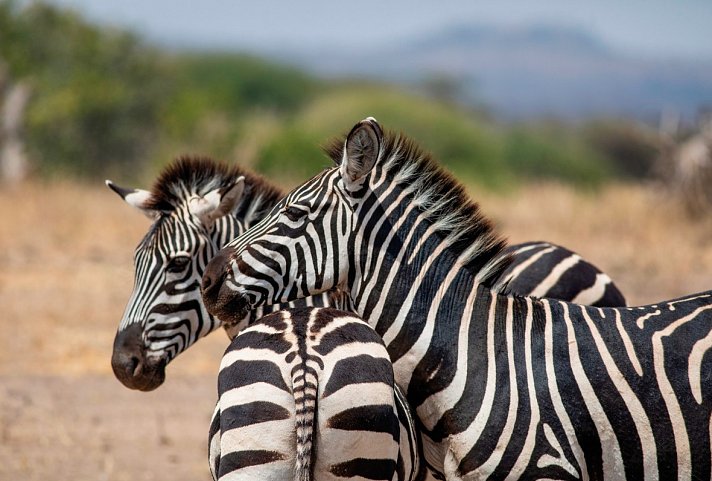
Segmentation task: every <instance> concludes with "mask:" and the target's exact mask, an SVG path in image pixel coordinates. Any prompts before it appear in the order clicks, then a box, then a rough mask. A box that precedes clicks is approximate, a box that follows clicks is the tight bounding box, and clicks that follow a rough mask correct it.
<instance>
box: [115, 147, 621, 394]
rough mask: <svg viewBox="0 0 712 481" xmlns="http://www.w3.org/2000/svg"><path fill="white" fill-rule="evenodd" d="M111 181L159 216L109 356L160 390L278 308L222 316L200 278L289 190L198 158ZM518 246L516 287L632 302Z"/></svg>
mask: <svg viewBox="0 0 712 481" xmlns="http://www.w3.org/2000/svg"><path fill="white" fill-rule="evenodd" d="M107 185H108V187H109V188H111V189H112V190H113V191H114V192H116V193H117V194H118V195H119V196H120V197H121V198H122V199H123V200H124V201H125V202H126V203H127V204H129V205H130V206H132V207H134V208H137V209H138V210H139V211H141V212H142V213H143V214H145V215H146V216H147V217H149V218H150V219H151V220H152V221H153V222H152V224H151V226H150V228H149V230H148V232H147V234H146V235H145V236H144V238H143V240H142V241H141V242H140V243H139V245H138V246H137V248H136V250H135V253H134V267H135V271H134V274H135V275H134V288H133V292H132V294H131V296H130V298H129V300H128V303H127V306H126V309H125V311H124V314H123V317H122V319H121V322H120V323H119V326H118V329H117V333H116V337H115V340H114V347H113V354H112V359H111V364H112V368H113V371H114V373H115V375H116V377H117V378H118V379H119V380H120V381H121V382H122V383H123V384H124V385H126V386H127V387H129V388H133V389H140V390H151V389H155V388H157V387H158V386H160V385H161V384H162V383H163V381H164V379H165V368H166V365H167V364H168V363H169V362H170V361H171V360H172V359H174V358H175V357H176V356H178V355H179V354H180V353H181V352H183V351H185V350H186V349H187V348H188V347H190V346H191V345H192V344H193V343H194V342H196V341H197V340H198V339H200V337H202V336H204V335H206V334H208V333H209V332H212V331H213V330H215V329H217V327H218V326H220V325H222V326H223V327H224V328H225V330H226V331H227V333H228V337H230V338H232V337H234V336H235V334H236V333H237V332H239V330H240V329H242V328H243V327H245V326H246V325H247V324H249V322H250V319H256V318H259V317H260V316H261V315H263V314H266V313H269V312H272V311H273V310H277V309H279V308H280V306H278V305H274V306H265V307H264V308H260V309H258V310H257V311H255V312H254V313H251V314H250V315H248V316H246V317H245V318H244V319H240V320H232V321H230V322H223V323H221V322H220V320H218V319H217V318H215V317H213V316H211V315H210V314H209V313H208V312H207V311H205V309H204V307H203V305H202V300H201V297H200V289H199V286H200V279H201V277H202V275H203V270H204V269H205V265H206V264H207V262H208V260H210V258H211V257H212V256H213V254H214V253H215V252H217V250H218V249H220V248H221V247H223V246H224V245H225V244H227V242H228V241H229V240H232V239H233V238H234V237H236V236H237V235H238V234H240V233H242V232H244V231H245V229H246V228H248V227H251V226H252V225H254V224H255V223H256V222H257V221H259V220H261V219H262V218H263V217H264V216H266V215H267V213H268V212H269V210H270V209H272V208H273V207H274V206H275V205H276V204H277V202H278V201H279V200H281V199H282V197H284V192H282V190H280V189H279V188H277V187H276V186H274V185H272V184H271V183H270V182H268V181H267V180H265V179H264V178H262V177H261V176H258V175H256V174H254V173H251V172H249V171H247V170H245V169H241V168H240V167H239V166H230V167H228V166H227V165H225V164H223V163H219V162H215V161H213V160H211V159H209V158H207V157H190V156H184V157H180V158H178V159H176V160H175V161H174V162H172V163H171V164H169V165H168V166H167V167H166V168H165V169H164V170H163V171H162V172H161V173H160V174H159V176H158V178H157V180H156V181H155V183H154V185H153V186H152V188H151V190H143V189H128V188H122V187H119V186H117V185H116V184H114V183H113V182H111V181H107ZM514 248H516V249H517V250H515V251H513V252H512V257H513V263H512V269H513V270H511V271H509V272H506V273H505V274H504V275H505V277H506V279H505V281H506V282H508V285H509V287H510V288H511V290H512V291H513V292H518V293H520V294H532V293H540V294H544V295H559V296H563V297H561V298H562V299H565V300H573V299H577V300H579V301H580V302H582V303H589V304H592V305H609V306H616V305H625V299H624V298H623V296H622V294H621V293H620V291H619V290H618V289H617V287H616V286H615V285H614V284H613V283H612V282H611V281H610V278H608V276H606V275H605V274H603V273H602V272H601V271H600V270H598V269H597V268H596V267H595V266H593V265H592V264H590V263H589V262H586V261H585V260H583V259H581V258H580V257H579V256H577V255H575V254H574V253H572V252H571V251H569V250H567V249H565V248H563V247H560V246H556V245H553V244H549V243H544V242H540V243H536V244H535V245H532V246H529V245H527V244H522V245H520V246H514ZM562 267H563V268H562ZM515 268H516V269H515ZM601 279H604V281H602V280H601ZM562 285H563V286H564V287H565V288H563V289H562V288H561V286H562ZM547 286H548V287H547ZM545 289H548V290H547V292H546V293H544V290H545ZM566 296H569V297H566ZM347 301H348V296H341V295H339V293H338V292H337V291H331V292H329V293H328V294H326V293H325V294H322V295H318V296H314V297H311V298H309V299H306V300H297V301H295V302H292V303H291V304H288V305H287V306H286V307H296V306H304V305H317V306H324V305H330V306H333V307H340V308H342V309H346V310H351V308H350V307H349V306H348V304H347Z"/></svg>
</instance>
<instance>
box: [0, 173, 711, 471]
mask: <svg viewBox="0 0 712 481" xmlns="http://www.w3.org/2000/svg"><path fill="white" fill-rule="evenodd" d="M473 194H474V197H475V198H477V199H478V200H480V202H481V204H482V206H483V209H484V210H485V212H487V213H488V214H489V215H490V216H491V217H493V218H494V219H495V220H496V221H497V223H498V224H499V226H500V227H501V230H502V231H503V232H504V233H505V234H506V235H507V236H508V237H509V238H510V239H511V240H512V241H514V242H518V241H524V240H536V239H546V240H550V241H554V242H558V243H560V244H562V245H565V246H567V247H569V248H571V249H573V250H575V251H577V252H579V253H580V254H582V255H583V256H585V257H586V258H588V259H590V260H592V261H593V262H594V263H596V264H597V265H598V266H599V267H601V268H602V269H604V270H605V271H607V272H608V273H609V274H610V275H611V277H613V279H614V280H615V281H616V282H617V283H618V284H619V286H620V287H621V289H622V290H623V292H624V293H625V294H626V295H627V296H628V299H629V301H630V302H632V303H635V304H639V303H650V302H654V301H656V300H662V299H665V298H671V297H676V296H681V295H684V294H686V293H690V292H696V291H700V290H705V289H709V288H712V241H711V240H710V239H711V238H712V237H711V234H712V221H710V222H705V223H699V222H698V223H693V222H691V221H689V220H688V219H687V218H685V217H684V215H683V213H682V212H683V211H682V209H681V208H680V207H679V206H678V205H676V204H675V203H673V202H672V201H670V200H669V199H667V198H665V197H664V196H663V195H661V194H659V193H656V192H655V191H654V189H653V188H650V187H648V188H644V187H631V186H613V187H609V188H607V189H605V190H603V191H601V192H599V193H597V194H590V193H587V194H578V193H575V192H572V191H571V190H570V189H569V188H566V187H562V186H558V185H539V186H531V187H527V188H524V189H522V190H521V191H519V192H517V193H516V195H512V196H508V197H501V196H497V195H493V194H485V195H482V194H477V193H473ZM0 213H1V215H2V222H0V265H2V269H0V305H2V307H3V309H2V314H1V315H0V326H1V328H2V333H3V335H2V336H1V337H0V479H19V478H23V479H29V480H35V479H46V478H48V477H52V478H53V479H57V480H64V479H67V480H68V479H72V480H81V479H87V480H90V479H91V480H95V479H105V480H122V479H173V480H183V479H186V480H187V479H193V480H194V479H208V478H209V475H208V471H207V464H206V453H205V437H206V434H207V422H208V418H209V416H210V413H211V411H212V403H213V400H214V396H215V392H214V374H215V372H216V369H217V365H218V360H219V358H220V355H221V353H222V350H223V348H224V346H225V344H226V340H225V336H224V335H223V334H222V333H217V334H214V335H213V336H210V338H209V339H208V340H205V341H202V342H201V343H199V345H197V346H195V347H194V348H191V351H190V352H189V353H187V354H186V355H184V356H181V358H179V359H178V360H177V361H175V362H174V363H173V364H172V365H171V366H170V367H169V369H168V381H167V382H166V385H165V386H163V387H162V388H161V389H159V391H158V392H156V393H151V394H143V393H133V392H129V391H127V390H126V389H124V388H123V387H122V386H121V385H120V384H119V383H118V382H117V381H115V380H114V379H113V377H112V375H111V368H110V366H109V358H110V353H111V343H112V339H113V335H114V330H115V328H116V325H117V323H118V320H119V319H120V317H121V313H122V311H123V308H124V304H125V302H126V300H127V298H128V295H129V292H130V290H131V282H132V276H133V273H132V267H131V259H132V251H133V248H134V246H135V245H136V244H137V243H138V241H139V240H140V238H141V236H142V235H143V234H144V232H145V231H146V228H147V226H148V221H147V220H146V219H144V218H143V217H142V216H141V215H140V214H138V213H137V212H135V211H133V210H131V209H129V208H128V207H127V206H126V205H125V204H123V203H122V202H121V201H120V200H119V199H118V197H116V196H115V195H114V194H112V193H111V192H109V190H108V189H106V188H104V187H102V186H99V185H97V186H86V185H77V184H68V183H58V184H46V185H45V184H28V185H24V186H22V187H21V188H18V189H15V190H4V191H0ZM43 448H50V449H49V451H50V452H51V454H50V455H48V456H44V457H43V456H42V455H37V454H36V453H35V451H34V450H35V449H43Z"/></svg>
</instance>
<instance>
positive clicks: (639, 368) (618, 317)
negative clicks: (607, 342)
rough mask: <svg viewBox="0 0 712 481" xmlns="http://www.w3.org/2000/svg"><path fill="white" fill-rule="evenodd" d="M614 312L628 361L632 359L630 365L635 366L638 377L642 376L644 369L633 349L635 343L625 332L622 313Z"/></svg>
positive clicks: (617, 310)
mask: <svg viewBox="0 0 712 481" xmlns="http://www.w3.org/2000/svg"><path fill="white" fill-rule="evenodd" d="M614 312H615V316H616V328H617V329H618V334H620V336H621V339H622V340H623V345H624V346H625V351H626V353H627V354H628V359H630V363H631V364H633V367H634V368H635V372H637V373H638V376H642V375H643V367H642V366H641V365H640V361H639V360H638V356H637V355H636V354H635V348H634V347H633V343H632V342H631V340H630V337H629V336H628V331H626V330H625V328H624V327H623V323H622V322H621V311H620V310H619V309H616V310H615V311H614ZM658 312H660V311H658Z"/></svg>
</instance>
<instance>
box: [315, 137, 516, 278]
mask: <svg viewBox="0 0 712 481" xmlns="http://www.w3.org/2000/svg"><path fill="white" fill-rule="evenodd" d="M345 139H346V138H345V137H341V138H339V139H335V140H333V141H331V142H330V143H328V144H327V145H326V146H325V147H324V151H325V152H326V154H327V155H328V156H329V157H331V159H332V160H333V161H334V163H336V164H337V165H338V164H340V163H341V159H342V156H343V152H344V145H345ZM381 159H382V160H381V162H383V163H384V168H385V169H386V170H387V172H388V178H389V179H392V180H395V181H396V182H398V183H402V184H408V185H409V188H410V189H412V190H413V191H414V192H415V194H414V200H413V201H414V202H417V203H419V204H420V205H419V207H420V210H421V211H422V212H424V213H426V214H428V216H429V217H430V218H431V219H432V220H433V221H434V222H437V224H438V226H439V230H440V232H441V233H442V234H443V235H444V236H445V238H446V239H449V241H450V242H451V243H452V244H451V246H452V247H451V249H449V250H450V252H452V253H453V254H454V255H456V256H463V255H464V256H465V267H467V268H470V269H472V270H473V271H474V272H478V277H479V278H480V281H481V282H482V284H484V285H486V286H488V287H492V286H493V283H494V281H495V280H496V279H498V278H499V277H500V276H501V274H502V273H503V272H504V270H506V269H507V267H508V266H509V264H510V263H511V256H509V255H503V254H504V249H505V248H506V247H507V242H506V240H504V238H502V237H500V236H499V235H498V234H497V233H496V232H495V230H494V227H493V225H492V223H491V222H490V221H489V220H488V219H487V218H486V217H485V216H484V215H483V214H482V212H481V211H480V207H479V205H478V204H477V203H476V202H474V201H472V199H471V198H470V196H469V195H468V194H467V192H466V191H465V188H464V187H463V185H462V184H460V182H458V181H457V179H455V178H454V177H453V176H452V175H451V174H449V173H448V172H446V171H445V170H443V169H442V167H440V165H439V164H438V163H437V161H435V160H434V159H433V157H432V155H431V154H430V153H429V152H426V151H424V150H423V149H421V148H420V147H419V146H418V145H417V143H416V142H415V141H413V140H411V139H410V138H408V137H407V136H406V135H405V134H403V133H394V132H392V131H385V133H384V136H383V144H382V154H381Z"/></svg>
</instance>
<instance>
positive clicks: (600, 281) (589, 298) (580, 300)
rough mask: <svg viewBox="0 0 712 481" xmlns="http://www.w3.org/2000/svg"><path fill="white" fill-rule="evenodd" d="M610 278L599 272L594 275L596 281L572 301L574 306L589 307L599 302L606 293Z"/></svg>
mask: <svg viewBox="0 0 712 481" xmlns="http://www.w3.org/2000/svg"><path fill="white" fill-rule="evenodd" d="M611 282H612V281H611V278H610V277H608V276H607V275H606V274H604V273H602V272H599V273H598V274H596V281H595V282H594V283H593V285H592V286H591V287H589V288H587V289H584V290H582V291H581V292H579V293H578V294H576V297H574V299H573V301H572V302H573V303H574V304H586V305H591V304H594V303H596V302H598V301H600V300H601V298H602V297H603V295H604V294H605V293H606V286H607V285H608V284H610V283H611Z"/></svg>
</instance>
